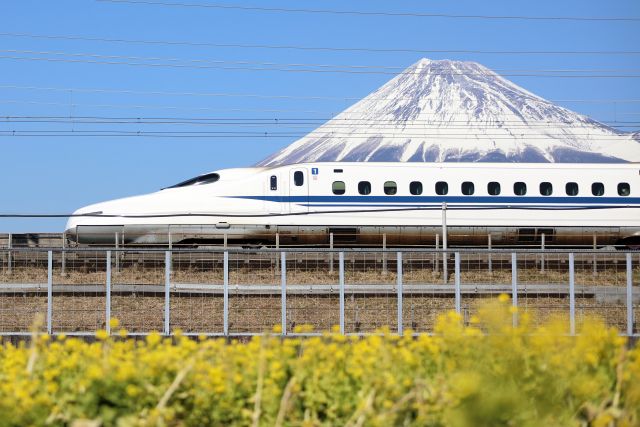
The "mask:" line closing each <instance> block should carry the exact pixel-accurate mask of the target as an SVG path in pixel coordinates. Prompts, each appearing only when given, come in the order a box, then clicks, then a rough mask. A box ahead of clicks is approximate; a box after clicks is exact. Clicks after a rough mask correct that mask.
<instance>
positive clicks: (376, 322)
mask: <svg viewBox="0 0 640 427" xmlns="http://www.w3.org/2000/svg"><path fill="white" fill-rule="evenodd" d="M484 299H485V298H484V297H463V299H462V312H463V315H464V318H465V320H466V321H469V320H470V318H471V316H473V315H474V314H476V312H477V309H478V307H479V306H480V304H481V302H482V301H483V300H484ZM170 304H171V306H170V309H171V328H172V329H173V328H180V329H182V330H183V331H185V332H191V333H222V332H223V314H222V313H223V299H222V297H221V296H213V295H197V296H195V295H188V294H187V295H185V294H177V295H172V297H171V300H170ZM280 307H281V299H280V295H260V296H248V295H234V294H231V295H230V296H229V331H230V332H231V333H243V332H262V331H265V330H269V329H271V328H272V327H273V326H274V325H276V324H280V321H281V312H280ZM519 307H520V312H521V313H522V312H524V313H529V315H530V316H532V321H533V322H534V323H536V324H539V323H542V322H543V321H545V320H547V319H548V318H549V317H551V316H553V315H565V316H566V315H567V313H568V311H569V299H568V298H560V297H544V296H540V297H526V298H520V301H519ZM46 309H47V306H46V296H41V295H33V294H29V295H13V296H5V295H3V296H1V297H0V332H15V331H28V330H29V327H30V325H31V324H32V323H33V321H34V319H35V317H36V315H37V314H38V313H40V314H41V315H44V314H45V313H46ZM453 309H454V299H453V297H440V296H428V295H411V294H408V295H404V296H403V322H404V328H406V329H413V330H416V331H419V332H432V331H433V326H434V324H435V321H436V319H437V317H438V315H440V314H442V313H444V312H446V311H448V310H453ZM105 310H106V307H105V298H104V296H103V295H100V296H83V295H73V296H71V295H66V294H65V295H56V296H54V299H53V330H54V331H56V332H93V331H95V330H97V329H101V328H105V326H106V323H105V320H106V316H105ZM635 310H636V313H635V315H636V320H638V313H637V312H638V311H639V310H640V307H636V308H635ZM111 314H112V316H113V317H116V318H118V319H119V320H120V322H121V324H122V325H123V327H124V328H126V329H127V330H129V331H131V332H149V331H152V330H162V327H163V318H164V298H163V296H162V295H158V294H154V293H146V294H142V293H139V294H129V295H114V296H113V297H112V308H111ZM585 315H591V316H594V315H595V316H599V317H601V318H603V319H604V321H605V322H606V323H607V324H608V325H610V326H613V327H617V328H618V329H620V330H621V331H624V330H625V325H626V307H625V306H624V304H616V303H610V302H597V301H596V300H595V299H593V298H576V320H577V322H580V319H581V318H583V317H584V316H585ZM287 322H288V326H289V328H290V329H292V328H293V327H294V326H296V325H302V324H310V325H313V326H314V328H315V329H316V330H327V329H329V328H330V327H331V326H333V325H336V324H338V323H339V299H338V297H337V296H335V295H289V296H287ZM383 326H388V327H390V328H391V329H396V328H397V299H396V296H395V294H392V293H391V294H389V295H386V296H385V295H383V296H369V295H359V294H346V295H345V330H346V332H373V331H374V330H376V329H378V328H380V327H383Z"/></svg>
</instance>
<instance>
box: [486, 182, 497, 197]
mask: <svg viewBox="0 0 640 427" xmlns="http://www.w3.org/2000/svg"><path fill="white" fill-rule="evenodd" d="M487 193H489V195H491V196H497V195H498V194H500V183H499V182H495V181H491V182H490V183H489V184H487Z"/></svg>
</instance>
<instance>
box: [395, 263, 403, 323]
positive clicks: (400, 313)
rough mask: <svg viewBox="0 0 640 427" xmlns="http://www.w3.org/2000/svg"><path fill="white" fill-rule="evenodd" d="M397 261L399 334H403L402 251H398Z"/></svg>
mask: <svg viewBox="0 0 640 427" xmlns="http://www.w3.org/2000/svg"><path fill="white" fill-rule="evenodd" d="M396 262H397V268H396V270H397V275H398V278H397V279H398V282H397V283H398V289H397V290H398V335H402V334H403V332H404V325H403V322H402V252H398V259H397V261H396Z"/></svg>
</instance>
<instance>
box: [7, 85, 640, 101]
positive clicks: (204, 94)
mask: <svg viewBox="0 0 640 427" xmlns="http://www.w3.org/2000/svg"><path fill="white" fill-rule="evenodd" d="M0 89H16V90H33V91H52V92H67V93H71V92H77V93H119V94H130V95H154V96H194V97H223V98H260V99H291V100H318V101H360V100H362V99H363V98H362V97H355V96H325V95H269V94H259V93H231V92H193V91H184V92H173V91H161V90H138V89H121V88H95V87H93V88H83V87H55V86H33V85H26V86H25V85H19V84H6V83H5V84H2V83H0ZM531 98H532V99H536V100H538V101H544V102H587V103H591V102H595V103H610V102H611V103H639V102H640V99H633V98H630V99H595V100H592V99H548V100H547V99H543V98H540V97H537V96H535V95H532V96H531ZM367 99H368V100H372V101H373V100H376V101H394V100H398V99H412V98H411V97H403V96H398V97H394V98H384V97H375V96H370V97H369V96H368V97H367ZM67 105H69V103H67Z"/></svg>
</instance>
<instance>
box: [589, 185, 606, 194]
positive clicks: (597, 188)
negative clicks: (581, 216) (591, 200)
mask: <svg viewBox="0 0 640 427" xmlns="http://www.w3.org/2000/svg"><path fill="white" fill-rule="evenodd" d="M591 194H593V195H594V196H604V184H603V183H601V182H594V183H593V184H591Z"/></svg>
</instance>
